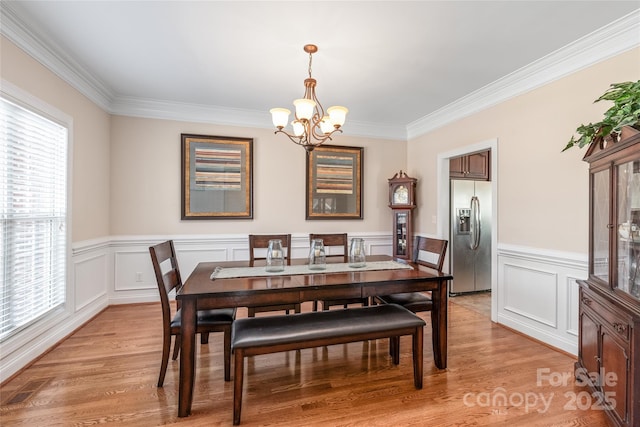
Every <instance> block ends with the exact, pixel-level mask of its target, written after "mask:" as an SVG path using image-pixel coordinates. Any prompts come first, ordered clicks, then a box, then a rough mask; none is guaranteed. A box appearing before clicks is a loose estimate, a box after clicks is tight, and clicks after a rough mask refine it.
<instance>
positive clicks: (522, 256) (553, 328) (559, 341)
mask: <svg viewBox="0 0 640 427" xmlns="http://www.w3.org/2000/svg"><path fill="white" fill-rule="evenodd" d="M587 268H588V260H587V256H586V254H585V255H584V256H583V255H581V254H569V253H564V252H563V253H559V252H554V251H543V250H538V249H532V248H522V247H517V246H510V245H500V247H499V248H498V272H497V273H498V289H497V291H498V292H497V295H496V296H495V300H494V301H495V302H496V303H497V306H498V307H497V308H498V319H497V320H498V323H501V324H503V325H505V326H508V327H510V328H512V329H515V330H517V331H519V332H522V333H524V334H526V335H529V336H531V337H533V338H536V339H538V340H540V341H542V342H544V343H547V344H549V345H551V346H553V347H557V348H559V349H562V350H564V351H566V352H568V353H571V354H576V355H577V354H578V283H577V282H576V281H577V280H580V279H583V278H586V277H587Z"/></svg>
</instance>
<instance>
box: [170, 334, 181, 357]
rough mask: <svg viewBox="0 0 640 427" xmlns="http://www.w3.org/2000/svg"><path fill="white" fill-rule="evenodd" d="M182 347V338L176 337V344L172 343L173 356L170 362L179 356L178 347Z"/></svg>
mask: <svg viewBox="0 0 640 427" xmlns="http://www.w3.org/2000/svg"><path fill="white" fill-rule="evenodd" d="M181 345H182V336H181V335H176V342H175V343H173V356H172V357H171V360H176V359H177V358H178V355H179V354H180V346H181Z"/></svg>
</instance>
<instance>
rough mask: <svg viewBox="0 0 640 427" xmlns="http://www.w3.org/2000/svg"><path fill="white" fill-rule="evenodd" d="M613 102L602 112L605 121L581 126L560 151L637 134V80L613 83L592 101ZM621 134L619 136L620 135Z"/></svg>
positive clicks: (639, 101) (639, 87) (639, 104)
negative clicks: (628, 134) (611, 105)
mask: <svg viewBox="0 0 640 427" xmlns="http://www.w3.org/2000/svg"><path fill="white" fill-rule="evenodd" d="M603 100H606V101H612V102H613V107H611V108H609V109H608V110H607V111H606V112H605V113H604V118H603V119H602V120H601V121H599V122H596V123H589V124H588V125H584V124H583V125H580V126H578V128H577V129H576V133H577V135H578V138H576V135H574V136H572V137H571V140H570V141H569V143H568V144H567V146H566V147H564V149H563V150H562V151H565V150H568V149H569V148H571V147H573V146H575V145H577V146H578V147H579V148H582V147H584V146H585V145H589V144H591V143H592V142H593V143H598V144H603V143H604V142H606V143H607V144H608V143H610V142H613V143H615V142H618V139H625V138H626V134H627V132H629V133H630V134H633V133H637V132H640V80H638V81H636V82H623V83H613V84H612V85H611V86H610V87H609V89H608V90H607V91H606V92H605V93H604V94H603V95H602V96H601V97H600V98H598V99H596V100H595V101H594V102H599V101H603ZM621 134H622V136H621Z"/></svg>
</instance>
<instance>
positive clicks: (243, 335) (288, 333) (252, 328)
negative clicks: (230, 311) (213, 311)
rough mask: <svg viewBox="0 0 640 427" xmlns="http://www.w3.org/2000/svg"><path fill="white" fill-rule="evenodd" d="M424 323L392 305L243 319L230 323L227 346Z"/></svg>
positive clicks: (268, 344)
mask: <svg viewBox="0 0 640 427" xmlns="http://www.w3.org/2000/svg"><path fill="white" fill-rule="evenodd" d="M424 325H425V322H424V320H422V319H421V318H419V317H418V316H416V315H415V314H413V313H411V312H410V311H409V310H407V309H405V308H403V307H400V306H398V305H395V304H385V305H374V306H370V307H362V308H349V309H342V310H329V311H317V312H310V313H300V314H294V315H286V316H285V315H279V316H264V317H254V318H244V319H236V320H235V321H234V322H233V327H232V328H233V332H232V338H231V347H232V348H251V347H263V346H264V347H268V346H274V345H278V344H290V343H297V342H301V343H302V342H305V341H311V340H318V339H327V338H334V337H345V336H357V335H361V334H367V333H374V332H381V331H387V330H388V331H393V330H396V329H402V328H415V327H422V326H424Z"/></svg>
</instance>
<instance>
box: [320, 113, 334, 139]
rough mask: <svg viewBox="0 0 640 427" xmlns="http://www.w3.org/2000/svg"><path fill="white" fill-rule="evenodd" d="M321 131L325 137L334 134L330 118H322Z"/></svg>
mask: <svg viewBox="0 0 640 427" xmlns="http://www.w3.org/2000/svg"><path fill="white" fill-rule="evenodd" d="M320 130H322V133H324V134H325V135H326V134H330V133H331V132H333V130H334V127H333V124H332V123H331V120H329V116H324V117H323V118H322V121H321V122H320Z"/></svg>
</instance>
